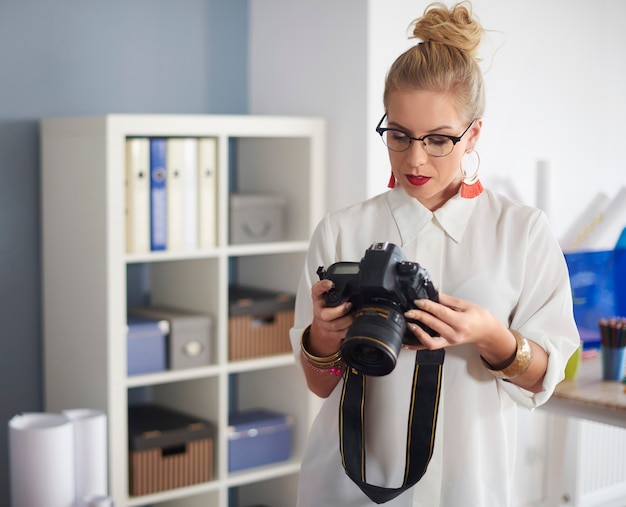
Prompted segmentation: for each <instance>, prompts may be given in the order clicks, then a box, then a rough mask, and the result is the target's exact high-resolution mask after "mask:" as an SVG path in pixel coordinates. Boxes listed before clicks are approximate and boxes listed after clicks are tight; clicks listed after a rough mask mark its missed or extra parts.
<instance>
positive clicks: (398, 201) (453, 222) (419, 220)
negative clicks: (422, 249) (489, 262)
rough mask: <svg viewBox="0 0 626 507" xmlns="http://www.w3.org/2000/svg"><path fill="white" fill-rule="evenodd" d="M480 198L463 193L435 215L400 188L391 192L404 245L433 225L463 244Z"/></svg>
mask: <svg viewBox="0 0 626 507" xmlns="http://www.w3.org/2000/svg"><path fill="white" fill-rule="evenodd" d="M480 197H481V196H478V197H476V198H474V199H465V198H463V197H461V195H460V192H459V193H458V194H457V195H455V196H454V197H452V199H450V200H449V201H448V202H446V203H445V204H444V205H443V206H442V207H441V208H439V209H438V210H436V211H435V212H432V211H430V210H429V209H428V208H426V207H424V206H423V205H422V204H421V203H420V202H419V201H418V200H417V199H415V198H414V197H411V196H410V195H409V194H407V193H406V192H405V191H404V189H403V188H402V187H400V186H397V187H396V188H394V189H392V190H390V191H389V192H387V201H388V203H389V208H390V210H391V214H392V215H393V218H394V220H395V222H396V225H397V226H398V231H399V232H400V237H401V238H402V244H403V245H407V244H409V243H410V242H411V241H413V240H414V239H415V238H417V236H418V235H419V233H420V232H421V231H422V229H423V228H424V227H426V225H427V224H428V223H429V222H431V221H432V222H433V223H434V224H435V225H436V226H438V227H439V228H440V229H442V230H443V231H444V232H445V233H446V234H447V235H448V236H450V237H451V238H452V239H453V240H454V241H455V242H457V243H458V242H459V241H461V238H462V237H463V233H464V232H465V229H466V227H467V223H468V222H469V218H470V216H471V214H472V210H473V209H474V206H475V205H476V202H477V201H478V199H480Z"/></svg>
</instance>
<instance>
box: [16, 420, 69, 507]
mask: <svg viewBox="0 0 626 507" xmlns="http://www.w3.org/2000/svg"><path fill="white" fill-rule="evenodd" d="M73 451H74V426H73V424H72V423H71V421H69V420H68V419H67V417H65V416H64V415H61V414H48V413H28V414H20V415H16V416H14V417H12V418H11V419H10V421H9V468H10V476H11V479H10V481H11V506H12V507H34V506H44V505H45V506H46V507H73V506H74V498H75V496H74V495H75V493H74V490H75V485H74V452H73Z"/></svg>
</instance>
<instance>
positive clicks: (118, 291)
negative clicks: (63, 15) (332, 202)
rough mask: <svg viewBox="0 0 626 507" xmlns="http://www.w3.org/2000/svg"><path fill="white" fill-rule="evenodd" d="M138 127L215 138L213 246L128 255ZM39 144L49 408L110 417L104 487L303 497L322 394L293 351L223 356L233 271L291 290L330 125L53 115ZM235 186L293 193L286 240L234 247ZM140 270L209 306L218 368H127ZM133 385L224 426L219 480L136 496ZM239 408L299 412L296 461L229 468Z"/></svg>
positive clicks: (164, 289) (158, 496)
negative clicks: (130, 146)
mask: <svg viewBox="0 0 626 507" xmlns="http://www.w3.org/2000/svg"><path fill="white" fill-rule="evenodd" d="M134 136H147V137H174V136H181V137H185V136H191V137H207V136H208V137H214V138H216V140H217V148H218V149H217V151H218V163H217V169H218V185H217V186H218V193H217V201H218V204H217V208H218V209H217V244H216V246H215V247H214V248H211V249H207V250H197V251H191V252H185V253H181V252H167V251H164V252H150V253H146V254H128V253H126V251H125V250H126V249H125V141H126V139H127V138H128V137H134ZM41 147H42V151H41V160H42V180H41V181H42V183H41V185H42V186H41V195H42V229H43V236H42V243H43V246H42V248H43V322H44V370H45V408H46V410H47V411H52V412H56V411H60V410H64V409H70V408H78V407H81V408H82V407H85V408H94V409H99V410H103V411H105V412H106V413H107V416H108V424H109V426H108V448H109V467H108V471H109V492H110V494H111V496H112V497H113V498H114V500H115V504H116V505H117V506H118V507H126V506H141V505H155V506H156V505H158V506H164V507H174V506H176V507H195V506H201V505H202V506H207V505H210V506H216V507H245V506H247V505H253V504H259V503H263V504H267V505H271V506H273V507H292V506H293V505H295V494H296V493H295V491H296V483H297V476H298V472H299V463H300V458H301V456H302V453H303V449H304V445H305V439H306V433H307V431H308V428H309V425H310V423H311V422H312V419H313V417H314V416H315V414H316V413H317V410H318V408H319V400H318V399H317V398H315V397H314V396H313V395H311V394H310V393H309V392H308V391H307V389H306V386H305V383H304V381H303V379H302V378H300V374H299V372H298V371H297V368H296V366H295V365H294V360H293V357H292V355H291V354H286V355H281V356H275V357H274V356H272V357H264V358H258V359H253V360H245V361H237V362H230V361H229V360H228V350H227V349H228V287H229V283H231V282H232V281H233V278H235V279H236V280H238V281H239V283H245V284H246V285H254V286H259V287H264V288H268V289H275V290H280V291H288V292H292V293H293V292H295V291H296V287H297V282H298V277H299V275H300V272H301V269H302V266H303V263H304V257H305V254H306V249H307V246H308V239H309V237H310V234H311V233H312V231H313V228H314V227H315V225H316V224H317V222H318V221H319V220H320V218H321V217H322V214H323V211H324V202H323V195H322V189H323V188H324V159H325V125H324V122H323V121H322V120H321V119H317V118H304V117H274V116H247V115H238V116H228V115H219V116H216V115H105V116H97V117H80V118H46V119H43V120H42V121H41ZM235 191H236V192H243V193H246V192H247V193H269V194H281V195H284V196H286V197H287V201H288V208H287V209H288V211H287V216H286V223H285V238H284V240H283V241H280V242H274V243H262V244H261V243H259V244H245V245H230V244H229V242H228V224H229V207H228V195H229V193H232V192H235ZM135 271H139V272H141V274H142V276H143V278H142V280H144V282H142V283H145V284H146V286H147V292H148V294H149V298H150V302H151V304H155V305H170V306H175V307H179V308H185V309H188V310H192V311H198V312H204V313H210V314H212V316H213V317H214V337H213V338H214V339H213V343H212V350H211V354H212V363H211V364H209V365H207V366H203V367H197V368H192V369H185V370H172V371H164V372H159V373H154V374H147V375H139V376H127V374H126V364H127V361H126V359H127V358H126V336H125V325H126V310H127V304H128V298H129V296H128V294H129V291H130V290H131V287H129V284H130V283H132V282H131V279H133V278H134V274H133V276H131V274H132V273H134V272H135ZM235 379H236V381H235ZM136 394H140V395H141V396H148V397H149V399H150V400H151V401H155V402H158V403H162V404H164V405H167V406H169V407H171V408H173V409H178V410H181V411H185V412H187V413H190V414H193V415H195V416H197V417H201V418H204V419H208V420H210V421H213V422H214V423H215V424H216V427H217V436H216V442H215V457H214V479H213V480H212V481H211V482H208V483H204V484H198V485H194V486H191V487H185V488H180V489H176V490H170V491H167V492H161V493H155V494H151V495H146V496H141V497H133V496H130V495H129V493H128V491H129V487H128V471H129V470H128V427H127V409H128V403H129V399H131V400H132V399H133V398H134V396H135V395H136ZM234 403H236V404H237V405H238V407H239V408H240V409H245V408H254V407H259V406H262V407H265V408H269V409H273V410H277V411H281V412H284V413H288V414H290V415H292V416H293V417H294V419H295V421H296V423H295V427H294V434H293V449H292V458H291V459H290V460H289V461H287V462H281V463H276V464H274V465H268V466H264V467H259V468H255V469H249V470H244V471H240V472H237V473H229V472H228V441H227V427H228V412H229V410H230V409H232V408H233V407H232V405H233V404H234ZM235 499H236V500H235Z"/></svg>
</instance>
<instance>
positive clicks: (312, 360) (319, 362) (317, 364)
mask: <svg viewBox="0 0 626 507" xmlns="http://www.w3.org/2000/svg"><path fill="white" fill-rule="evenodd" d="M310 337H311V326H308V327H307V328H306V329H305V330H304V333H302V339H301V340H300V350H301V351H302V356H303V357H304V359H305V361H306V363H307V365H308V366H309V367H310V368H312V369H313V370H315V371H319V372H323V373H330V374H331V375H335V376H337V377H340V376H341V375H342V374H343V370H344V367H345V363H344V362H343V358H342V357H341V349H339V350H338V351H337V352H335V353H334V354H332V355H330V356H326V357H319V356H314V355H313V354H311V353H310V352H309V351H308V350H307V347H308V345H309V339H310Z"/></svg>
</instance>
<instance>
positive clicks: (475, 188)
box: [461, 149, 484, 199]
mask: <svg viewBox="0 0 626 507" xmlns="http://www.w3.org/2000/svg"><path fill="white" fill-rule="evenodd" d="M470 154H472V155H475V156H476V169H475V170H474V172H472V174H471V175H468V174H467V171H466V170H465V169H464V167H463V161H461V174H462V175H463V183H461V197H464V198H465V199H473V198H474V197H478V196H479V195H480V194H482V193H483V190H484V188H483V185H482V183H481V182H480V180H479V179H478V169H480V155H479V154H478V152H477V151H476V150H474V149H472V150H467V151H466V152H465V155H470ZM465 155H463V157H464V159H465Z"/></svg>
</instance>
